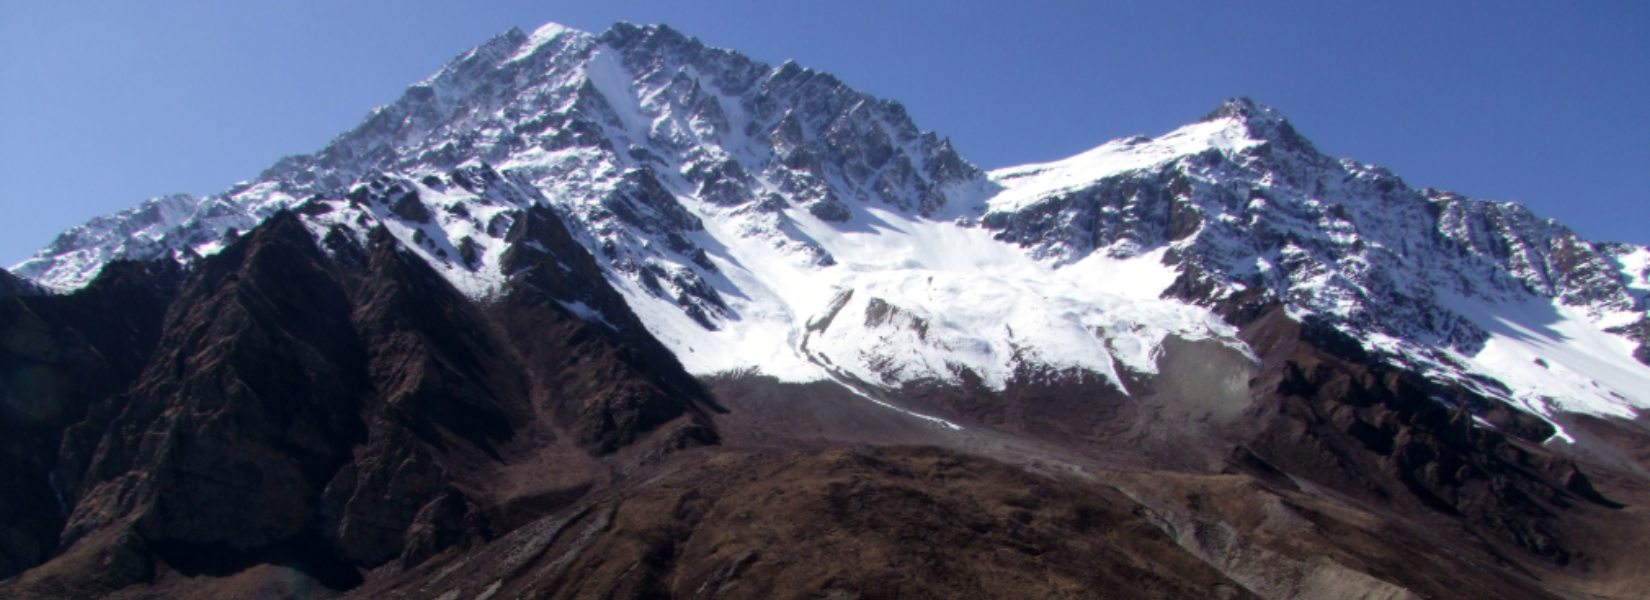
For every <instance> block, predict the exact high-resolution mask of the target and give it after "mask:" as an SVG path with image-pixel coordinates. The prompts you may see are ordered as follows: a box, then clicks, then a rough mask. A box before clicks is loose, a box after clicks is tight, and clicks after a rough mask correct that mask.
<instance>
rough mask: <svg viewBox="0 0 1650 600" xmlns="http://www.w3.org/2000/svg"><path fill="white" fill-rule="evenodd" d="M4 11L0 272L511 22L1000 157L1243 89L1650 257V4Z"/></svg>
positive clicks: (1299, 123) (243, 158)
mask: <svg viewBox="0 0 1650 600" xmlns="http://www.w3.org/2000/svg"><path fill="white" fill-rule="evenodd" d="M1440 4H1446V3H1441V2H1359V3H1352V2H1305V1H1303V2H1226V1H1220V2H1215V1H1210V2H1127V3H1123V2H1096V1H1082V0H1078V1H1069V2H1030V1H1021V2H1014V3H1008V2H996V3H986V2H974V3H964V2H957V1H934V2H899V1H891V0H882V1H866V2H861V1H840V0H839V1H831V2H774V1H772V0H767V1H743V0H737V1H736V0H729V1H720V2H710V1H689V0H673V1H669V0H658V1H655V0H611V1H607V2H594V1H592V2H559V1H547V0H537V1H533V2H516V1H496V2H481V1H478V2H463V3H457V2H440V3H438V2H410V1H406V0H402V1H395V2H390V1H360V2H349V1H340V0H334V1H329V2H320V1H308V0H305V1H293V0H285V1H282V2H223V1H221V0H214V1H203V2H143V3H139V2H111V1H87V2H74V3H69V2H35V1H32V0H30V1H24V0H0V86H3V87H0V264H4V265H10V264H14V263H16V262H18V261H20V260H22V259H23V258H25V257H27V256H28V255H30V254H32V253H33V252H34V251H35V250H37V249H38V248H40V247H41V246H43V245H45V244H46V243H48V242H49V241H50V240H51V239H52V238H53V237H55V236H56V234H57V233H58V232H59V231H61V230H63V229H65V228H67V227H70V226H73V225H75V224H77V223H79V222H81V221H84V220H85V219H87V218H90V217H92V216H95V215H99V214H104V213H109V212H114V211H117V210H120V209H122V208H125V207H128V206H131V205H134V204H136V203H137V202H139V201H141V200H143V199H144V198H147V197H150V196H155V195H159V194H164V193H171V192H191V193H196V194H205V193H212V192H216V191H219V190H222V189H224V188H226V187H228V186H229V185H230V184H232V183H234V182H236V181H239V180H242V179H248V178H251V177H254V176H256V175H257V173H258V172H259V171H261V170H262V169H263V168H264V167H265V166H267V165H269V164H270V163H272V162H274V161H275V160H276V159H277V158H279V157H281V156H284V155H288V154H295V153H301V152H310V151H314V150H317V149H319V148H321V147H322V146H323V145H325V144H326V142H327V141H328V140H329V139H330V138H331V137H332V136H333V135H335V134H337V133H340V132H342V131H344V130H346V129H349V128H350V127H353V126H354V125H355V124H356V123H358V122H359V121H360V119H361V118H362V117H363V116H364V115H365V114H366V113H367V111H368V110H369V109H371V108H372V107H374V106H377V105H380V104H384V103H387V102H389V101H391V100H394V99H395V98H396V97H398V96H399V95H400V93H401V90H402V89H403V88H405V87H406V86H407V85H408V84H411V83H413V82H415V81H418V80H420V79H423V78H424V77H426V76H428V75H429V74H431V73H433V72H435V70H436V69H438V68H439V67H440V66H441V64H442V63H443V62H445V61H446V60H447V59H449V58H451V57H452V56H453V55H455V54H457V53H459V52H461V51H463V50H465V49H467V48H469V47H471V46H474V45H477V44H480V43H481V42H483V41H485V40H486V39H487V38H488V37H490V36H492V35H494V34H497V33H499V32H502V31H504V30H506V29H508V28H510V27H511V26H520V27H522V28H523V29H527V30H531V29H533V28H535V27H537V26H538V25H540V24H542V23H544V22H548V21H554V22H558V23H562V24H565V25H568V26H572V27H576V28H579V29H584V30H586V31H600V30H602V29H605V28H606V27H607V26H608V25H609V24H611V23H613V22H614V21H619V20H626V21H631V22H636V23H659V22H663V23H668V24H669V25H671V26H672V27H675V28H677V29H679V30H681V31H683V32H685V33H687V34H689V35H694V36H697V37H699V38H700V39H703V40H705V41H706V42H708V43H710V44H713V45H717V46H723V47H728V48H733V49H735V50H739V51H741V52H744V53H745V54H748V55H750V56H752V57H755V58H757V59H760V60H764V61H768V62H770V63H778V62H780V61H783V60H785V59H787V58H794V59H796V60H797V61H798V62H800V63H802V64H803V65H806V66H809V67H813V68H816V69H820V70H824V71H828V72H830V73H833V74H835V75H837V76H838V77H840V78H841V79H842V80H844V81H846V82H848V83H849V84H850V85H852V86H855V87H857V88H859V89H862V90H864V91H867V92H870V93H872V94H876V95H879V96H883V97H887V98H893V99H896V100H899V101H900V102H902V103H904V104H905V105H906V107H907V108H908V109H909V111H910V113H911V114H912V115H913V117H914V118H915V119H916V121H917V124H918V125H919V126H920V127H922V128H924V129H932V130H935V131H937V132H939V133H940V134H941V135H945V136H950V137H951V139H952V140H953V142H954V143H955V144H956V145H957V147H958V149H959V150H960V151H961V152H962V153H963V155H964V156H966V157H968V158H969V159H970V160H972V161H974V162H975V163H977V164H979V165H981V166H984V167H987V168H996V167H1004V166H1010V165H1015V164H1022V163H1028V162H1039V161H1047V160H1053V159H1057V158H1061V157H1064V156H1068V155H1071V154H1075V153H1077V152H1080V151H1082V150H1085V149H1088V148H1090V147H1093V146H1096V145H1099V144H1101V143H1103V142H1105V141H1106V140H1109V139H1112V138H1116V137H1122V136H1126V135H1132V134H1137V133H1140V134H1148V135H1157V134H1161V133H1164V132H1167V131H1169V130H1171V129H1173V128H1175V127H1177V126H1179V125H1182V124H1185V123H1188V122H1190V121H1193V120H1195V119H1197V118H1198V117H1200V116H1202V115H1203V114H1205V113H1207V112H1209V111H1210V110H1212V109H1214V108H1215V107H1216V106H1217V105H1218V104H1219V103H1220V101H1221V100H1222V99H1224V98H1227V97H1232V96H1240V95H1247V96H1251V97H1253V98H1255V99H1256V100H1258V101H1261V102H1263V103H1267V104H1271V105H1273V106H1275V107H1277V108H1278V109H1280V110H1282V111H1283V112H1284V114H1286V115H1288V116H1289V118H1290V119H1291V120H1292V121H1293V122H1294V123H1295V126H1296V128H1297V129H1298V130H1300V131H1301V132H1302V133H1304V134H1305V135H1306V136H1307V137H1309V138H1311V139H1312V140H1314V141H1315V142H1316V143H1317V145H1318V147H1319V148H1320V149H1323V150H1324V151H1326V152H1329V153H1331V154H1334V155H1337V156H1347V157H1353V158H1357V159H1359V160H1362V161H1365V162H1370V163H1375V164H1380V165H1384V166H1386V167H1388V168H1390V169H1392V170H1393V171H1394V172H1396V173H1398V174H1399V175H1400V176H1402V177H1404V178H1405V180H1407V181H1408V182H1409V183H1410V184H1411V185H1414V186H1417V187H1421V186H1433V187H1440V188H1446V189H1452V190H1456V191H1459V192H1462V193H1465V194H1468V195H1471V196H1475V197H1481V198H1490V199H1496V200H1515V201H1519V202H1524V203H1526V204H1528V205H1529V206H1530V207H1532V208H1533V209H1535V210H1536V211H1537V212H1538V213H1540V214H1542V215H1545V216H1551V217H1555V218H1558V219H1559V220H1560V221H1563V222H1565V223H1567V224H1569V225H1570V226H1571V227H1573V228H1575V229H1576V230H1578V231H1579V232H1580V233H1581V234H1582V235H1583V236H1586V237H1589V238H1593V239H1601V240H1618V241H1631V242H1635V243H1639V244H1650V33H1646V32H1650V2H1643V1H1638V0H1631V1H1624V2H1604V1H1589V2H1563V3H1558V2H1546V3H1536V2H1512V1H1486V2H1452V3H1447V4H1448V6H1439V5H1440Z"/></svg>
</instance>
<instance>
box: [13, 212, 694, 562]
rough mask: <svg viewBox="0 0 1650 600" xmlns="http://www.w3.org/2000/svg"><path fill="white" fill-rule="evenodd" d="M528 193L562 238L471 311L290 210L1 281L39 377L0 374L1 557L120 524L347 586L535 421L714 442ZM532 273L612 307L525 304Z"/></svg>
mask: <svg viewBox="0 0 1650 600" xmlns="http://www.w3.org/2000/svg"><path fill="white" fill-rule="evenodd" d="M538 218H539V220H540V222H541V223H540V224H539V225H537V229H536V230H535V231H536V235H537V236H538V238H537V239H538V240H539V241H540V242H541V244H545V245H541V247H543V248H546V249H555V250H556V251H559V252H571V253H572V254H555V253H547V254H544V255H542V256H539V257H537V259H536V260H528V259H525V258H523V259H520V260H521V261H522V262H523V263H524V264H526V265H527V266H526V267H524V273H525V274H524V275H523V276H522V277H521V278H520V280H519V281H518V282H517V284H516V285H515V287H514V288H513V289H516V290H518V291H517V293H514V294H512V295H509V296H506V298H505V300H504V301H503V303H502V304H501V305H500V306H499V307H497V308H496V309H495V311H496V312H497V313H498V314H497V315H489V314H487V312H486V311H484V310H483V308H482V307H480V306H478V305H476V304H474V303H473V302H471V301H470V300H468V299H467V298H465V297H464V296H463V295H461V294H459V293H458V292H457V291H456V290H454V289H453V287H452V286H451V285H450V284H449V283H447V281H446V280H445V279H443V278H442V277H441V276H440V275H439V274H437V273H436V272H435V271H434V270H433V269H431V268H430V267H429V266H428V265H427V264H426V263H425V262H424V261H423V260H421V259H419V258H417V257H416V256H413V255H411V254H409V253H408V251H407V250H406V249H404V248H403V247H401V246H400V244H399V242H398V241H397V240H396V239H395V238H394V237H393V236H391V235H389V234H388V233H387V232H385V231H383V230H382V229H379V230H378V231H376V232H375V233H374V235H372V236H371V238H370V240H369V247H368V248H362V249H358V251H357V252H355V253H345V254H344V256H358V257H359V256H364V257H365V259H364V260H363V261H360V262H357V263H354V264H353V265H351V264H343V263H342V261H337V260H334V259H333V258H331V257H329V256H328V254H327V253H325V252H323V251H322V250H321V249H320V248H319V247H318V246H317V245H316V243H315V241H314V239H313V237H312V236H311V234H310V232H309V231H308V230H307V229H305V223H304V222H303V221H302V220H300V218H299V217H298V216H297V214H295V213H290V212H283V213H279V214H277V215H276V216H275V217H274V218H272V219H271V220H269V221H268V222H266V223H265V224H264V225H262V226H260V227H259V228H257V229H255V230H253V231H251V232H249V233H247V234H246V235H243V236H240V237H239V239H238V240H237V241H235V242H234V243H232V244H231V245H230V246H229V247H228V248H226V249H225V250H224V251H222V252H220V253H218V254H216V255H214V256H211V257H208V258H206V259H204V260H203V261H202V262H201V263H200V264H199V267H198V268H197V269H196V270H195V271H194V272H192V273H190V274H189V276H188V278H187V280H185V281H183V283H182V284H181V287H179V284H178V283H177V281H178V279H179V278H180V274H179V273H178V271H177V270H176V268H175V267H167V266H166V265H169V264H171V263H158V264H157V265H155V266H150V265H142V264H135V263H114V264H112V265H111V266H110V267H109V268H107V269H105V271H104V274H103V275H102V276H100V278H99V279H98V280H97V281H96V282H94V284H93V285H91V286H88V287H87V288H86V289H84V290H81V291H79V292H77V293H75V294H72V295H69V296H62V297H33V298H17V297H11V298H8V299H7V300H6V302H7V304H6V306H7V307H9V308H8V312H7V314H6V323H8V324H9V325H8V327H10V328H11V330H10V331H8V332H7V334H6V337H5V339H6V340H7V342H8V344H9V346H8V347H9V348H11V350H8V352H9V353H8V354H6V355H4V356H3V357H0V358H4V360H5V361H6V364H7V365H8V367H9V369H8V373H9V372H12V370H16V371H19V372H28V369H33V370H34V371H37V372H38V374H39V377H35V378H33V379H30V380H23V379H15V380H14V379H13V378H10V377H8V379H7V383H8V384H11V385H8V386H7V389H6V394H7V395H6V397H5V400H6V406H8V407H12V408H17V409H20V410H19V411H17V413H16V414H15V415H14V414H13V413H12V412H11V411H8V413H7V417H8V418H7V420H6V421H5V426H6V427H7V430H8V432H13V430H15V433H17V434H18V435H16V436H11V438H10V439H13V440H15V442H14V444H13V445H12V446H11V450H9V451H8V452H7V454H6V460H7V462H8V466H11V465H16V468H15V469H8V470H7V471H6V475H7V476H8V477H17V479H18V480H19V481H18V485H16V486H12V487H8V488H7V492H6V494H5V495H4V496H3V497H0V501H3V502H6V503H7V505H8V506H9V507H11V508H15V509H16V510H15V511H14V512H13V513H10V514H14V515H16V517H15V518H16V520H15V521H14V520H8V521H7V522H6V523H7V525H6V527H8V529H10V530H12V531H15V532H16V535H15V536H13V537H12V538H8V539H15V540H17V541H16V542H15V543H13V544H10V545H8V546H7V547H6V548H4V550H5V551H6V554H5V558H6V560H7V561H8V562H7V563H6V564H7V568H9V569H11V573H16V572H17V571H20V570H23V569H25V568H28V567H30V566H32V565H34V564H38V563H39V562H40V561H42V560H44V559H46V558H48V557H50V556H52V555H53V554H55V553H56V550H57V549H58V548H59V547H61V548H64V549H67V548H71V547H76V546H77V544H92V545H94V546H97V545H100V544H107V543H113V542H111V541H110V540H111V539H113V540H120V539H127V538H125V537H121V536H129V535H136V536H138V539H141V540H142V549H141V550H139V551H137V552H138V553H139V554H140V555H145V556H148V555H150V554H151V553H152V554H153V555H154V556H157V557H159V558H160V559H161V560H163V561H165V564H167V565H170V567H171V568H174V569H178V570H180V571H183V572H186V573H202V574H208V575H225V574H229V573H233V572H236V571H238V570H240V569H244V568H247V567H249V566H252V565H256V564H261V563H271V562H273V563H277V564H290V565H292V566H293V568H297V569H299V570H300V571H303V572H305V573H308V574H310V575H311V576H313V577H316V578H317V579H319V580H320V581H322V582H324V583H326V584H327V585H333V586H346V587H347V586H350V585H354V583H355V582H358V581H359V576H358V575H355V571H354V569H355V568H357V567H363V568H375V567H378V566H381V565H384V564H385V563H388V562H390V561H392V560H395V559H398V558H399V559H400V561H401V563H400V564H405V565H408V566H411V565H414V564H417V563H418V562H420V561H422V560H423V559H425V558H427V557H428V556H430V555H432V554H434V553H437V552H439V551H441V550H442V549H444V548H446V547H448V546H450V545H452V544H454V543H457V542H459V541H460V540H462V539H464V536H466V535H469V536H478V535H481V536H484V535H486V533H485V532H487V531H489V529H490V526H489V525H488V522H487V517H483V516H481V514H482V513H480V512H477V511H483V510H487V508H488V507H489V506H493V505H497V504H500V503H506V502H508V501H510V500H511V498H512V494H515V493H519V492H512V490H510V489H508V488H504V489H501V488H500V486H499V485H498V482H496V481H489V478H490V477H492V476H494V474H496V473H498V472H499V471H500V470H507V469H508V468H509V465H510V464H513V463H515V462H519V461H521V460H523V459H524V457H531V459H532V460H535V461H539V460H546V457H545V456H544V453H545V452H549V453H550V455H551V456H559V455H562V454H565V453H566V451H565V450H560V449H558V448H559V446H558V445H557V443H556V440H557V439H558V438H564V437H565V438H566V439H570V440H572V441H573V442H574V443H576V444H577V445H578V446H579V447H582V448H585V449H587V451H588V452H590V453H594V454H598V455H599V454H605V453H611V452H615V451H617V450H619V449H621V448H624V447H626V446H629V445H632V444H634V443H637V442H639V441H641V440H643V439H645V438H646V437H647V436H648V434H649V433H650V432H653V431H655V430H660V429H668V431H667V432H666V433H663V434H661V435H663V436H664V437H661V438H660V440H661V441H658V442H655V446H656V447H657V448H659V449H663V450H669V449H676V448H681V447H686V446H689V445H692V444H696V443H714V442H715V441H716V438H717V436H716V433H715V430H714V429H713V428H712V427H711V426H710V424H709V421H708V417H707V416H706V413H705V412H704V411H705V410H706V408H707V407H709V406H710V404H709V401H708V397H707V396H706V395H705V393H704V391H703V390H702V389H701V388H700V387H698V385H697V382H695V381H693V380H692V379H691V378H690V377H688V376H687V375H686V374H685V373H682V372H681V370H680V366H679V365H677V364H675V363H674V362H673V360H671V358H670V355H669V353H668V352H667V351H664V350H663V349H662V348H660V347H658V344H657V342H656V341H653V340H652V338H651V337H648V336H647V335H646V332H645V330H643V329H641V328H640V326H639V323H638V322H637V321H636V319H635V317H634V316H633V315H630V314H629V312H628V310H627V309H626V308H625V307H624V304H623V302H622V301H617V299H616V297H615V296H614V294H613V292H612V290H611V289H610V288H607V287H606V286H605V283H603V282H602V280H601V279H600V277H599V275H597V276H596V277H595V278H590V277H589V274H591V273H595V272H596V270H595V267H594V263H593V261H592V258H591V257H590V255H589V253H587V252H584V251H583V249H582V247H580V246H578V245H576V244H572V243H571V241H570V238H569V237H568V234H567V232H566V230H565V228H562V226H561V224H560V221H559V220H556V219H555V218H554V216H553V215H548V216H546V215H539V217H538ZM524 228H525V226H524ZM557 240H561V241H560V242H559V243H558V242H557ZM561 263H571V264H576V265H580V269H579V272H577V273H568V272H566V271H563V270H562V269H560V268H559V267H558V264H561ZM168 269H170V270H168ZM535 270H537V271H547V270H553V273H554V275H552V276H545V275H542V274H541V275H537V276H534V275H531V273H533V272H535ZM173 289H176V290H177V291H176V299H175V300H173V299H172V294H173V292H172V290H173ZM545 290H549V293H551V294H559V295H561V296H565V297H569V298H583V299H587V300H588V301H589V305H591V306H601V307H603V309H604V310H605V311H607V312H605V313H597V314H607V315H612V318H611V320H612V321H613V322H617V323H621V324H624V327H623V328H622V329H621V328H620V327H617V326H614V325H612V324H610V323H607V322H598V323H585V322H584V321H582V320H581V319H580V317H579V316H577V315H574V314H572V313H570V312H568V311H567V309H565V308H561V307H559V306H557V307H555V308H551V307H549V306H545V302H546V300H548V299H549V298H547V297H546V296H545V295H544V294H545V293H546V292H545ZM552 297H553V296H552ZM113 302H131V303H133V305H132V306H130V307H126V306H120V307H112V306H109V305H110V304H111V303H113ZM168 304H169V305H170V308H163V307H165V306H167V305H168ZM163 311H164V312H163ZM522 313H527V314H528V316H520V315H521V314H522ZM42 315H44V316H42ZM586 316H589V315H586ZM495 319H496V321H495ZM504 323H508V325H507V326H506V327H500V325H502V324H504ZM76 327H85V328H87V331H88V332H89V333H88V334H86V335H82V334H81V333H79V331H78V330H77V329H76ZM529 327H535V328H536V329H528V328H529ZM506 328H507V329H508V330H509V331H510V334H508V335H505V334H501V333H499V332H500V331H502V330H504V329H506ZM162 332H164V333H162ZM627 334H629V335H637V334H639V336H640V337H626V335H627ZM518 344H519V346H518ZM673 369H674V370H673ZM139 373H141V375H139ZM48 376H50V377H48ZM47 379H51V381H48V380H47ZM88 407H90V410H88ZM22 409H26V411H25V410H22ZM48 409H50V410H48ZM673 423H675V424H674V425H673ZM65 428H67V433H65V432H64V431H65ZM59 439H62V440H63V441H62V442H61V448H62V451H61V455H60V454H59V453H58V451H57V448H58V446H59V445H60V444H59ZM578 454H580V455H584V456H587V457H588V456H589V455H588V454H584V452H583V451H580V452H578ZM562 460H566V459H565V458H564V459H562ZM574 462H577V461H576V460H575V461H574ZM583 468H584V469H585V471H584V472H585V475H583V477H586V478H589V477H593V476H595V475H596V472H595V471H590V470H589V467H588V466H586V467H583ZM575 471H577V469H575ZM48 474H51V475H52V478H51V479H50V480H51V481H53V482H55V483H56V485H57V489H56V490H54V489H52V488H51V487H50V486H48V485H47V483H48V477H47V475H48ZM30 475H34V476H37V477H29V476H30ZM35 479H38V481H35ZM54 493H57V494H60V495H59V496H58V497H57V498H53V494H54ZM65 517H67V519H65ZM65 521H66V523H65ZM59 531H61V536H59ZM111 531H113V532H119V531H128V532H130V534H110V533H108V532H111ZM111 535H113V536H114V537H113V538H111V537H110V536H111ZM59 538H61V539H60V540H59ZM99 547H101V546H99ZM81 553H82V554H83V553H84V551H82V552H81ZM134 573H136V571H134ZM144 577H147V575H144ZM134 582H135V581H114V582H105V583H107V584H109V585H113V586H114V587H121V586H124V585H128V584H131V583H134Z"/></svg>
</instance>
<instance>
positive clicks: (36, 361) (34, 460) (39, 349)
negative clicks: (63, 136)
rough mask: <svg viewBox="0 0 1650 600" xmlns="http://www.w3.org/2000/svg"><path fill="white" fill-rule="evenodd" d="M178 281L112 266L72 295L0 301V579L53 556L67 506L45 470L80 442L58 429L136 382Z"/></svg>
mask: <svg viewBox="0 0 1650 600" xmlns="http://www.w3.org/2000/svg"><path fill="white" fill-rule="evenodd" d="M181 278H182V272H181V271H180V270H179V269H178V268H177V266H176V265H174V264H172V263H169V262H156V263H134V262H126V261H118V262H113V263H110V264H109V265H108V266H106V267H105V268H104V269H103V272H102V274H100V275H99V276H98V278H97V279H96V280H94V281H93V282H92V283H91V285H89V286H87V287H86V289H85V290H82V291H81V292H79V293H77V294H75V295H72V296H43V295H36V296H26V297H24V296H8V297H4V298H0V439H3V440H4V442H3V446H0V448H3V452H0V463H3V464H0V481H3V483H0V513H3V514H5V515H8V518H7V519H6V520H5V521H4V523H0V531H3V533H0V540H3V541H0V576H10V575H14V574H16V573H18V572H20V571H22V570H24V569H26V568H28V567H31V566H33V565H35V564H38V563H40V562H42V561H44V560H45V559H47V558H49V557H51V556H52V555H53V554H54V552H55V550H56V548H57V537H58V532H59V531H60V530H61V529H62V528H63V525H64V521H65V517H67V510H68V507H67V506H65V505H64V503H63V501H62V499H61V498H60V492H59V491H58V490H61V489H65V487H64V486H63V485H62V484H63V482H61V481H58V480H56V479H55V476H54V474H53V471H54V470H55V469H57V467H58V463H59V459H58V456H59V454H58V451H59V447H60V446H68V447H74V446H75V445H76V442H77V441H78V439H79V438H78V437H77V436H74V435H69V436H67V439H66V437H65V429H67V428H70V426H72V425H74V424H75V423H78V422H80V421H82V420H83V419H86V418H87V417H88V410H89V409H92V408H94V407H96V406H97V403H98V401H100V400H102V399H104V398H107V397H109V396H111V395H114V394H117V393H119V392H120V391H122V390H124V389H125V388H126V387H127V386H128V385H130V384H131V382H132V381H133V380H134V379H136V378H137V376H138V373H139V372H140V371H141V370H142V368H143V365H144V363H145V362H147V361H148V360H149V357H150V356H151V355H152V353H153V352H154V350H155V347H156V345H157V344H158V342H159V339H160V322H161V319H162V318H163V315H164V314H165V311H166V306H167V305H168V304H169V303H170V301H171V298H172V296H173V294H174V293H175V290H176V288H177V285H178V282H179V280H180V279H181ZM70 433H71V434H72V433H73V431H72V430H71V432H70ZM54 482H56V483H58V484H59V485H58V487H57V489H53V486H52V483H54Z"/></svg>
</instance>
